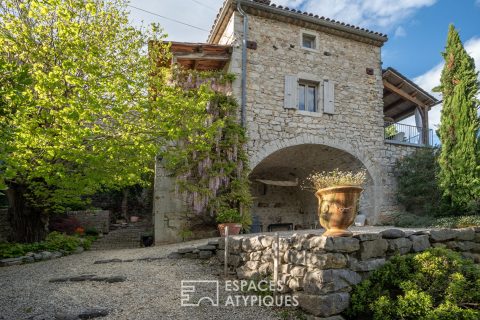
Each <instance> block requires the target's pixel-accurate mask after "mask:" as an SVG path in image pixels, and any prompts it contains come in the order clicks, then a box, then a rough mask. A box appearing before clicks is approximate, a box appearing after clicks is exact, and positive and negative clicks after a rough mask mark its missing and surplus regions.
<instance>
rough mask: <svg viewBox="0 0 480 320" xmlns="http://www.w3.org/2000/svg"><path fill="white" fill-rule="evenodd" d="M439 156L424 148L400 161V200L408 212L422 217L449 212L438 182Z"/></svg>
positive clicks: (435, 151)
mask: <svg viewBox="0 0 480 320" xmlns="http://www.w3.org/2000/svg"><path fill="white" fill-rule="evenodd" d="M437 154H438V150H437V149H434V148H421V149H417V150H416V151H415V152H414V153H412V154H411V155H408V156H406V157H403V158H402V159H400V160H399V161H398V162H397V164H396V168H395V169H396V171H395V172H396V176H397V182H398V194H397V198H398V201H399V202H400V203H401V204H403V205H404V206H405V209H407V211H409V212H413V213H416V214H420V215H429V214H440V213H441V212H444V211H448V210H447V209H446V207H445V206H446V205H445V204H444V203H443V201H442V193H441V191H440V189H439V187H438V184H437V179H436V175H437V173H438V170H439V168H438V164H437V161H436V158H437Z"/></svg>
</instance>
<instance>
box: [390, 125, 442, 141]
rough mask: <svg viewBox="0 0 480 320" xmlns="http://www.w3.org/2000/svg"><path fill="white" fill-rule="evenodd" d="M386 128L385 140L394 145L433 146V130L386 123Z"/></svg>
mask: <svg viewBox="0 0 480 320" xmlns="http://www.w3.org/2000/svg"><path fill="white" fill-rule="evenodd" d="M384 128H385V129H384V135H385V140H386V141H389V142H392V143H402V144H413V145H420V146H431V145H432V142H433V130H432V129H428V130H425V128H422V127H416V126H411V125H408V124H401V123H394V122H385V126H384Z"/></svg>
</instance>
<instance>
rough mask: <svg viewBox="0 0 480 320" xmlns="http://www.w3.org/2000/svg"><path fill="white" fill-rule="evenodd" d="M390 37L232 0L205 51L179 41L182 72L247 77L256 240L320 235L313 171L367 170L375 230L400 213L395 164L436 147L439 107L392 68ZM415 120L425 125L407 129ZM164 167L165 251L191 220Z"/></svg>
mask: <svg viewBox="0 0 480 320" xmlns="http://www.w3.org/2000/svg"><path fill="white" fill-rule="evenodd" d="M386 41H387V36H386V35H383V34H380V33H377V32H373V31H369V30H366V29H363V28H359V27H356V26H353V25H349V24H345V23H343V22H338V21H335V20H331V19H329V18H324V17H319V16H317V15H313V14H311V13H307V12H300V11H297V10H295V9H289V8H286V7H282V6H277V5H275V4H273V3H270V1H268V0H263V1H261V0H225V2H224V3H223V6H222V8H221V9H220V12H219V13H218V15H217V18H216V20H215V22H214V24H213V27H212V29H211V32H210V35H209V37H208V41H207V42H206V43H179V42H173V43H172V46H171V50H172V53H173V56H174V58H173V59H172V61H173V63H178V64H180V65H182V66H183V67H185V68H190V69H197V70H211V69H218V70H225V71H228V72H231V73H234V74H236V75H237V79H236V80H235V82H234V84H233V88H232V94H233V95H234V96H235V97H237V98H238V101H239V104H240V105H241V121H242V124H243V125H244V126H245V127H246V129H247V134H248V137H249V142H248V146H247V151H248V155H249V159H250V169H251V170H252V171H251V174H250V179H251V181H252V193H253V196H254V197H255V202H254V205H253V207H252V210H251V212H252V215H253V218H254V223H255V224H256V226H255V227H256V229H257V231H259V230H262V231H271V230H278V229H282V228H298V229H300V228H302V229H306V228H315V227H317V223H318V222H317V221H318V219H317V214H316V211H317V200H316V198H315V196H314V195H313V193H311V192H309V191H305V190H302V189H301V188H300V186H299V181H302V179H304V178H305V177H306V176H307V175H308V174H309V173H311V172H312V171H313V170H318V171H323V170H325V171H329V170H333V169H335V168H339V169H340V170H356V169H359V168H364V169H366V170H367V172H368V183H367V186H366V190H365V192H364V193H363V195H362V199H361V203H360V212H361V213H362V214H364V215H365V216H366V217H367V223H368V224H375V223H378V222H380V221H382V219H385V217H387V216H388V214H389V213H391V212H394V211H396V210H398V209H399V207H398V203H397V201H396V195H395V189H396V182H395V177H394V172H393V167H394V164H395V162H396V161H397V160H398V159H399V158H401V157H402V156H404V155H406V154H409V153H411V152H412V151H413V150H415V148H418V147H425V146H428V145H430V144H431V143H432V136H433V134H432V130H431V129H429V128H428V111H429V110H430V108H431V107H432V106H433V105H435V104H437V103H438V101H437V100H436V99H435V98H434V97H433V96H431V95H430V94H428V93H427V92H425V91H424V90H422V89H421V88H419V87H418V86H417V85H415V84H414V83H413V82H412V81H410V80H409V79H407V78H406V77H405V76H403V75H402V74H401V73H399V72H398V71H396V70H394V69H392V68H385V69H384V68H382V61H381V48H382V45H383V44H384V43H385V42H386ZM411 116H415V120H416V126H409V125H405V124H401V123H399V122H400V121H402V120H404V119H406V118H408V117H411ZM173 189H174V184H173V180H172V178H170V177H168V173H167V172H165V170H164V169H163V167H162V164H161V161H158V162H157V167H156V181H155V195H154V197H155V198H154V223H155V237H156V242H157V243H162V242H174V241H179V240H180V236H179V232H180V231H181V228H182V226H185V224H186V223H187V224H188V218H187V217H185V216H184V215H182V214H181V212H184V211H185V210H188V208H185V206H184V204H183V203H182V201H181V199H179V198H178V197H176V196H175V194H174V191H173Z"/></svg>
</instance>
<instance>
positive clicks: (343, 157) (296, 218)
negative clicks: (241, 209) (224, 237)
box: [250, 144, 375, 231]
mask: <svg viewBox="0 0 480 320" xmlns="http://www.w3.org/2000/svg"><path fill="white" fill-rule="evenodd" d="M336 168H338V169H339V170H343V171H346V170H353V171H357V170H360V169H366V167H365V165H364V164H363V163H362V162H361V161H360V160H359V159H357V158H356V157H355V156H353V155H352V154H350V153H348V152H346V151H343V150H340V149H337V148H333V147H330V146H326V145H320V144H300V145H295V146H290V147H286V148H282V149H280V150H277V151H275V152H273V153H271V154H270V155H268V156H267V157H265V158H264V159H263V160H261V161H260V162H259V163H258V164H257V165H256V166H255V168H253V170H252V172H251V174H250V180H251V181H252V195H253V197H254V203H253V207H252V216H253V222H254V229H257V230H254V231H274V230H283V229H288V228H289V227H293V228H294V229H312V228H318V227H320V226H319V222H318V218H317V198H316V197H315V195H314V193H313V192H312V191H310V190H305V189H304V188H302V183H303V182H304V181H305V178H306V177H307V176H308V175H309V174H310V173H312V172H313V171H331V170H334V169H336ZM367 177H368V178H367V183H366V185H365V191H364V192H363V194H362V196H361V199H360V213H362V214H365V215H366V216H367V218H368V217H373V215H374V212H373V211H374V207H375V204H374V196H373V192H374V183H373V179H372V176H371V173H370V172H368V171H367ZM255 224H258V225H259V227H256V226H255ZM269 227H270V228H269ZM260 228H261V230H260Z"/></svg>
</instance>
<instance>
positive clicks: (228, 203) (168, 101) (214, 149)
mask: <svg viewBox="0 0 480 320" xmlns="http://www.w3.org/2000/svg"><path fill="white" fill-rule="evenodd" d="M167 78H168V81H167V82H168V83H169V86H166V88H165V89H164V90H163V91H162V92H161V97H160V99H161V100H162V101H163V103H162V109H163V112H161V116H162V118H163V123H164V125H165V128H164V130H165V132H166V136H167V140H168V141H167V143H166V144H165V147H164V148H163V150H162V152H161V156H162V157H163V162H164V165H165V167H166V169H167V170H168V171H169V172H171V173H172V175H173V176H174V177H175V178H176V187H177V192H179V193H183V194H185V196H186V199H187V202H188V205H189V207H191V208H192V210H193V212H195V213H197V214H210V215H211V216H214V215H216V214H218V213H219V212H221V211H223V210H227V209H232V208H233V209H237V210H239V211H241V212H242V211H243V213H244V215H245V216H247V215H248V212H247V211H248V208H249V207H250V204H251V196H250V186H249V180H248V162H247V161H248V158H247V154H246V152H245V148H244V146H245V143H246V141H247V140H246V135H245V130H244V128H243V127H242V126H241V125H240V124H239V121H238V118H239V117H238V110H239V106H238V104H237V102H236V100H235V98H234V97H232V96H231V94H230V93H231V84H232V81H233V80H234V79H235V78H234V76H233V75H231V74H226V73H223V72H198V71H191V70H184V69H181V68H178V67H174V68H173V69H170V71H169V75H168V76H167ZM174 97H175V98H174Z"/></svg>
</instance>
